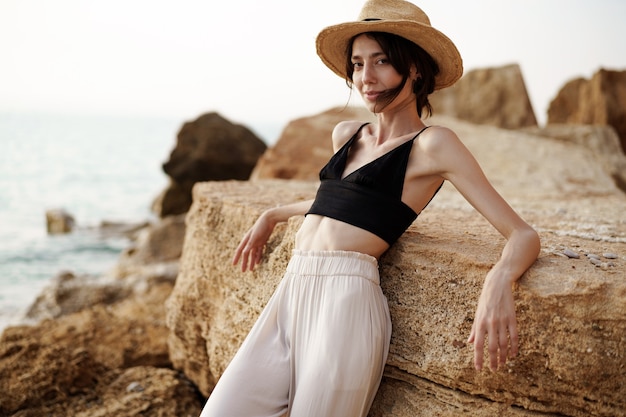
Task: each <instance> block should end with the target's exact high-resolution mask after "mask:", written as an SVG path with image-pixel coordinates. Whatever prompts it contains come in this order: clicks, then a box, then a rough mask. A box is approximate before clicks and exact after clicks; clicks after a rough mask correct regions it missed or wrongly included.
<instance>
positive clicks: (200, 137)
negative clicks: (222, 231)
mask: <svg viewBox="0 0 626 417" xmlns="http://www.w3.org/2000/svg"><path fill="white" fill-rule="evenodd" d="M266 147H267V146H266V145H265V143H264V142H263V141H262V140H261V139H259V138H258V137H257V136H256V135H255V134H254V133H252V131H250V130H249V129H248V128H246V127H245V126H241V125H236V124H233V123H231V122H229V121H228V120H226V119H224V118H223V117H221V116H220V115H219V114H217V113H207V114H204V115H202V116H200V117H198V118H197V119H196V120H194V121H191V122H187V123H185V124H184V125H183V126H182V128H181V129H180V131H179V132H178V137H177V142H176V147H175V148H174V150H173V151H172V153H171V154H170V158H169V160H168V161H167V162H166V163H164V164H163V170H164V171H165V173H166V174H167V175H168V176H169V177H170V186H169V187H168V188H167V189H166V190H165V191H164V193H163V195H162V196H160V198H159V199H158V200H157V202H156V203H155V205H153V209H154V210H155V211H156V212H157V213H158V214H159V215H160V216H161V217H165V216H167V215H172V214H182V213H185V212H186V211H187V210H188V209H189V206H190V205H191V188H192V187H193V185H194V184H195V183H196V182H198V181H211V180H212V181H222V180H229V179H235V180H245V179H248V177H249V176H250V173H251V172H252V169H253V168H254V165H255V164H256V162H257V159H258V158H259V157H260V156H261V155H262V154H263V152H264V151H265V149H266Z"/></svg>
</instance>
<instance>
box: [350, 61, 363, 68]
mask: <svg viewBox="0 0 626 417" xmlns="http://www.w3.org/2000/svg"><path fill="white" fill-rule="evenodd" d="M352 66H353V67H354V69H357V68H361V67H363V63H362V62H353V63H352Z"/></svg>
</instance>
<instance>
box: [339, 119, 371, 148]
mask: <svg viewBox="0 0 626 417" xmlns="http://www.w3.org/2000/svg"><path fill="white" fill-rule="evenodd" d="M363 123H364V122H361V121H358V120H345V121H343V122H339V123H337V125H336V126H335V128H334V129H333V134H332V141H333V151H335V152H337V151H338V150H339V148H341V147H342V146H343V145H344V144H345V143H346V142H347V141H348V139H350V138H351V137H352V135H354V133H355V132H356V131H357V130H358V129H359V127H361V125H363Z"/></svg>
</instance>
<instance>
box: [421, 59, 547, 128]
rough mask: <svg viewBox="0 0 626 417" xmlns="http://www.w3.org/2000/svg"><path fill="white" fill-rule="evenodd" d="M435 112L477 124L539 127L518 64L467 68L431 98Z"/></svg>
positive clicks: (502, 126) (503, 126)
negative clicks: (467, 69) (461, 75)
mask: <svg viewBox="0 0 626 417" xmlns="http://www.w3.org/2000/svg"><path fill="white" fill-rule="evenodd" d="M430 103H431V105H432V106H433V110H434V113H435V115H446V116H453V117H456V118H459V119H462V120H466V121H469V122H472V123H475V124H485V125H491V126H497V127H501V128H505V129H517V128H521V127H527V126H536V125H537V119H536V118H535V112H534V111H533V108H532V104H531V102H530V98H529V97H528V92H527V90H526V84H525V83H524V78H523V76H522V71H521V69H520V67H519V65H517V64H512V65H506V66H503V67H498V68H480V69H475V70H473V71H468V72H467V73H465V74H464V75H463V77H462V78H461V79H460V80H459V81H458V82H457V83H456V84H454V85H453V86H452V87H448V88H445V89H443V90H440V91H436V92H435V93H434V94H433V95H432V96H431V99H430Z"/></svg>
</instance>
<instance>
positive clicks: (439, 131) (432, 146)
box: [419, 126, 464, 155]
mask: <svg viewBox="0 0 626 417" xmlns="http://www.w3.org/2000/svg"><path fill="white" fill-rule="evenodd" d="M419 144H420V145H421V148H422V149H423V150H424V151H425V152H428V153H429V154H431V155H432V154H438V153H441V152H448V151H450V150H451V149H450V148H456V147H458V146H461V147H464V145H463V143H462V142H461V140H460V139H459V137H458V136H457V135H456V133H454V131H452V130H451V129H449V128H447V127H443V126H431V127H429V128H428V129H426V130H425V131H424V133H422V135H421V136H420V139H419Z"/></svg>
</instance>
